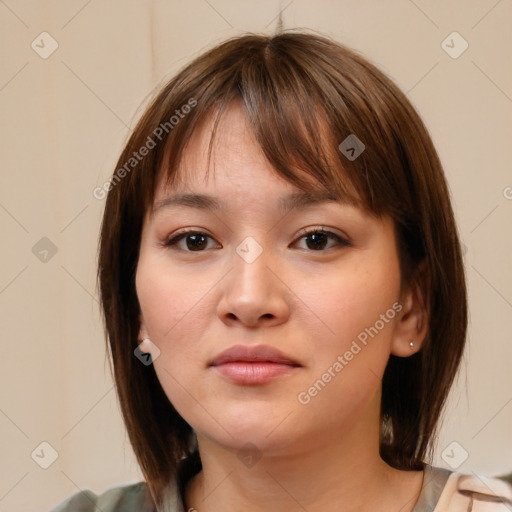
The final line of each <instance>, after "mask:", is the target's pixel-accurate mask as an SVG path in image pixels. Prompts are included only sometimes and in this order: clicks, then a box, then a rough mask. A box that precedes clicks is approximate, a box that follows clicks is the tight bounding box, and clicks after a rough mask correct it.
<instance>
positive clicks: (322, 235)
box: [300, 229, 350, 251]
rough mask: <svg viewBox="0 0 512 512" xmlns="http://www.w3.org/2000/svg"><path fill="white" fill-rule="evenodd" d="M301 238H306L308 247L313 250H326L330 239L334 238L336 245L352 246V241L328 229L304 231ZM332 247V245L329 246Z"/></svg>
mask: <svg viewBox="0 0 512 512" xmlns="http://www.w3.org/2000/svg"><path fill="white" fill-rule="evenodd" d="M300 239H301V240H302V239H306V240H307V241H306V248H307V249H309V250H312V251H324V250H325V248H326V246H327V245H328V242H329V240H334V241H335V242H336V243H335V246H336V245H338V246H340V245H341V246H345V247H347V246H350V243H349V242H348V241H347V240H345V239H343V238H341V237H340V236H338V235H336V234H335V233H332V232H331V231H326V230H324V229H312V230H309V231H303V232H302V236H301V237H300ZM327 248H328V249H329V248H332V247H327Z"/></svg>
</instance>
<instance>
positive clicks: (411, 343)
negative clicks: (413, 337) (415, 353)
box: [409, 341, 414, 350]
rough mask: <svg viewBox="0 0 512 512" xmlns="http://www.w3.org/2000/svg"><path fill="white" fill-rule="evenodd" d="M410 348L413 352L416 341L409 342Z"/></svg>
mask: <svg viewBox="0 0 512 512" xmlns="http://www.w3.org/2000/svg"><path fill="white" fill-rule="evenodd" d="M409 347H410V348H411V350H414V341H410V342H409Z"/></svg>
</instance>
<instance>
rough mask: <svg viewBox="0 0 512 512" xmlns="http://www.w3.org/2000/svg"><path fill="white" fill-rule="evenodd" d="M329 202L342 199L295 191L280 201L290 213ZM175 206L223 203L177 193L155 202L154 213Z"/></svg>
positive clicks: (216, 207)
mask: <svg viewBox="0 0 512 512" xmlns="http://www.w3.org/2000/svg"><path fill="white" fill-rule="evenodd" d="M328 202H337V203H339V202H340V201H339V199H338V198H337V197H336V196H335V195H334V194H332V193H331V192H329V191H308V192H293V193H292V194H289V195H287V196H285V197H283V198H281V200H280V201H279V209H280V210H281V211H282V212H285V213H288V212H290V211H292V210H297V209H299V208H303V207H306V206H312V205H315V204H322V203H328ZM173 206H188V207H191V208H198V209H200V210H206V211H219V210H222V203H221V202H220V201H219V200H218V199H217V198H215V197H214V196H211V195H207V194H177V195H173V196H169V197H166V198H165V199H162V200H161V201H158V202H157V203H155V205H154V206H153V210H152V213H153V214H155V213H156V212H157V211H159V210H162V209H164V208H171V207H173Z"/></svg>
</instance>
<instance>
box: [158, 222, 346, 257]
mask: <svg viewBox="0 0 512 512" xmlns="http://www.w3.org/2000/svg"><path fill="white" fill-rule="evenodd" d="M318 233H321V234H323V235H327V237H328V238H330V239H331V240H335V241H336V243H337V244H338V245H339V246H342V247H350V246H351V245H352V244H351V243H350V242H349V241H348V240H345V239H344V238H342V237H340V236H339V235H337V234H336V233H333V232H332V231H327V230H326V229H324V228H323V227H322V228H321V229H318V228H313V229H308V228H304V229H303V230H301V231H300V232H299V236H298V239H297V240H300V239H302V238H305V237H306V236H308V235H312V234H318ZM187 235H205V236H206V237H208V238H210V239H212V240H213V238H212V237H211V236H210V235H208V234H207V233H204V232H202V231H196V230H193V229H190V230H187V231H181V232H180V233H178V234H177V235H175V236H173V237H172V238H170V239H168V240H167V241H166V242H164V246H165V247H174V246H175V245H176V244H177V243H178V242H179V241H180V240H182V239H183V238H186V237H187ZM306 250H308V249H306ZM326 250H328V249H321V250H318V251H314V250H310V251H311V252H325V251H326ZM184 252H191V253H193V252H205V250H200V251H189V250H185V251H184Z"/></svg>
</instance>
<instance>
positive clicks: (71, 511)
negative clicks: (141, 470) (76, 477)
mask: <svg viewBox="0 0 512 512" xmlns="http://www.w3.org/2000/svg"><path fill="white" fill-rule="evenodd" d="M97 510H101V511H102V512H121V511H122V512H153V510H154V509H153V507H152V506H151V500H150V496H149V492H148V490H147V487H146V483H145V482H137V483H135V484H129V485H121V486H116V487H113V488H111V489H107V490H106V491H104V492H103V493H101V494H99V495H97V494H95V493H93V492H92V491H90V490H89V489H87V490H84V491H80V492H77V493H75V494H73V495H71V496H70V497H68V498H67V499H65V500H64V501H63V502H62V503H60V504H59V505H57V506H56V507H55V508H53V509H51V510H50V511H49V512H96V511H97Z"/></svg>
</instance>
